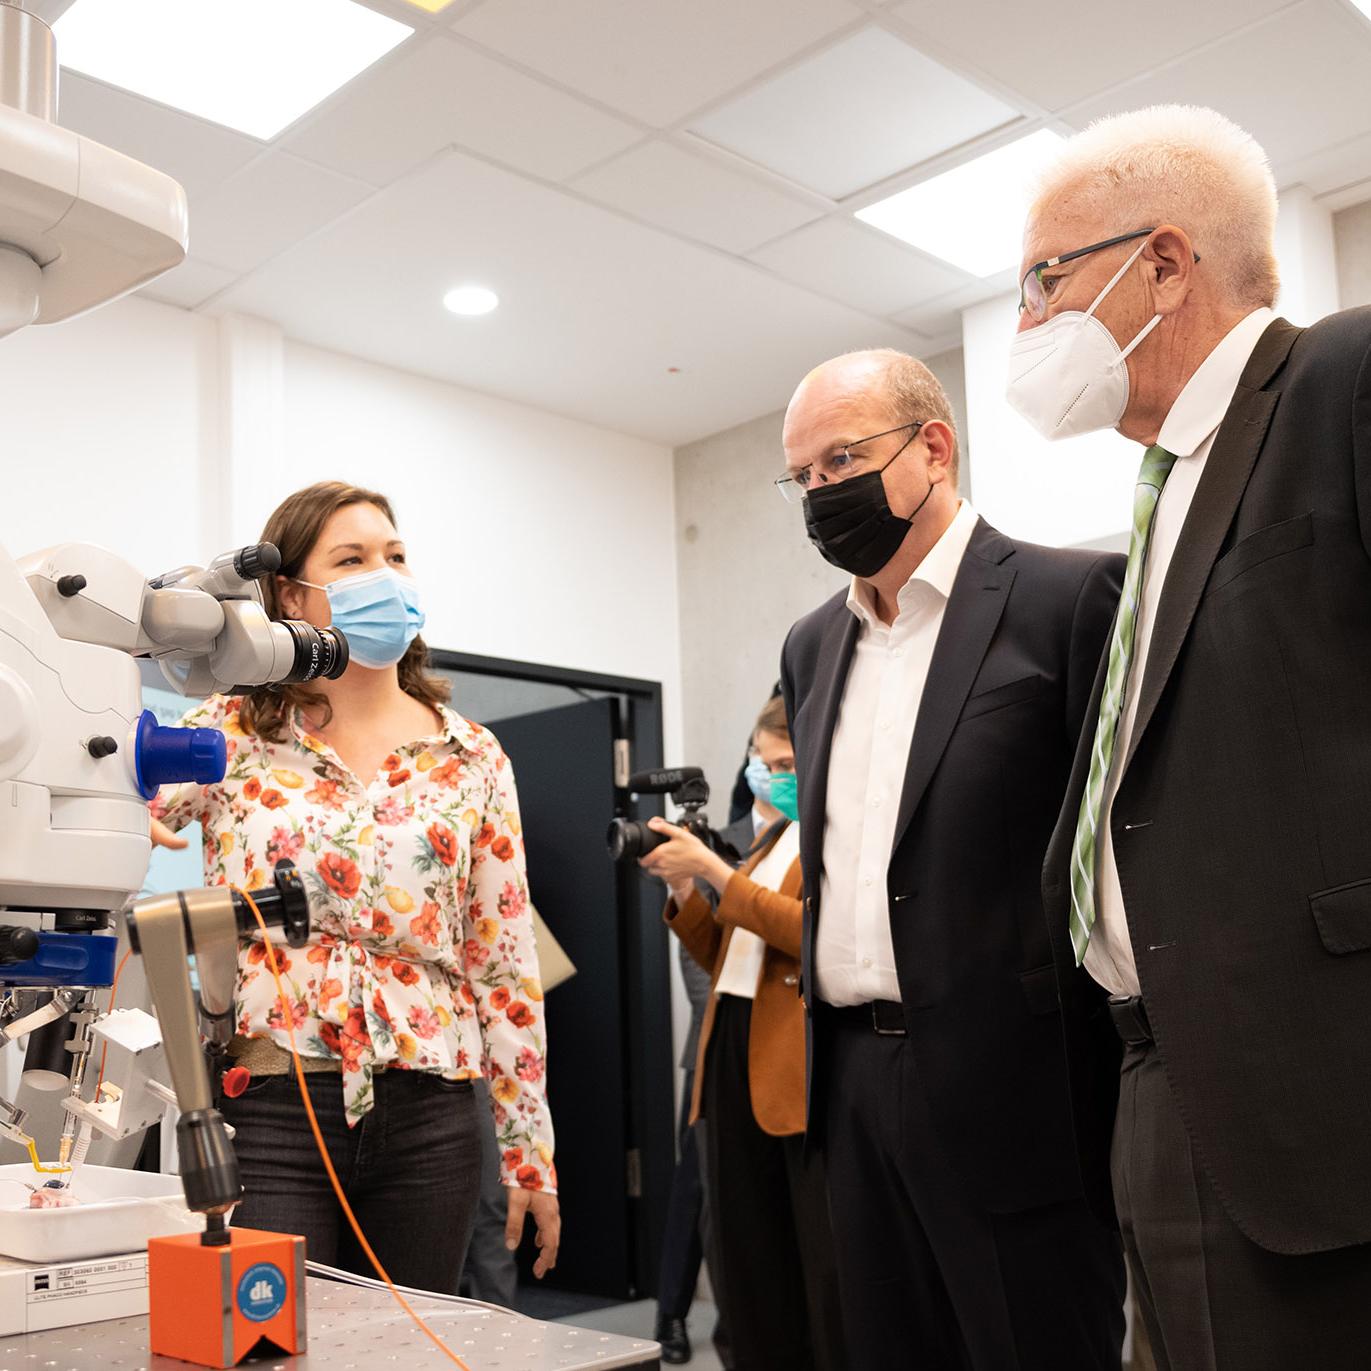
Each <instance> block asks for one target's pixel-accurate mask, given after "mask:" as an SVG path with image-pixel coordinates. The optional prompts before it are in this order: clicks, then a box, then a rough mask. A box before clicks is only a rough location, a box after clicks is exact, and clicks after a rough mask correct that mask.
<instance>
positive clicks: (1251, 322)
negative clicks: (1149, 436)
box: [1157, 305, 1276, 457]
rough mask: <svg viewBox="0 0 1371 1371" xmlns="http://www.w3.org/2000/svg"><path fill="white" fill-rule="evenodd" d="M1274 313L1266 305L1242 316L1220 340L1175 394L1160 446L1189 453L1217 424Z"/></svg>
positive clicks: (1159, 435) (1185, 453) (1160, 434)
mask: <svg viewBox="0 0 1371 1371" xmlns="http://www.w3.org/2000/svg"><path fill="white" fill-rule="evenodd" d="M1275 317H1276V314H1275V311H1274V310H1270V309H1267V308H1266V306H1265V305H1263V306H1262V307H1261V308H1260V309H1254V310H1253V311H1252V313H1251V314H1249V315H1247V317H1246V318H1244V319H1241V320H1239V321H1238V322H1237V323H1236V324H1234V325H1233V327H1232V328H1231V329H1230V330H1229V331H1228V332H1227V333H1226V334H1225V335H1224V336H1223V338H1222V339H1220V340H1219V343H1218V345H1217V346H1216V347H1215V348H1214V351H1213V352H1211V353H1210V354H1209V356H1208V357H1206V358H1205V359H1204V361H1203V362H1201V363H1200V364H1199V366H1198V367H1196V368H1195V374H1194V375H1193V376H1192V377H1191V378H1190V379H1189V380H1188V381H1187V382H1186V383H1185V389H1184V390H1182V391H1181V393H1180V394H1179V395H1178V396H1176V400H1175V403H1174V404H1173V405H1172V406H1171V412H1170V413H1169V414H1168V415H1167V416H1166V422H1165V423H1163V424H1162V429H1161V432H1160V433H1159V434H1158V435H1157V444H1158V446H1159V447H1163V448H1165V449H1166V450H1167V451H1168V452H1171V453H1174V454H1175V455H1176V456H1177V457H1189V456H1190V455H1191V454H1192V453H1194V452H1195V451H1196V450H1197V449H1198V448H1199V447H1200V445H1201V444H1202V443H1203V442H1204V440H1205V439H1206V438H1208V437H1209V435H1210V434H1211V433H1213V432H1214V430H1215V429H1216V428H1218V426H1219V425H1220V424H1221V423H1222V422H1223V416H1224V415H1225V414H1227V413H1228V407H1229V406H1230V405H1231V404H1232V403H1233V395H1234V392H1235V391H1236V390H1237V389H1238V381H1239V379H1240V378H1241V376H1242V373H1243V368H1244V367H1246V365H1247V363H1248V361H1249V359H1250V358H1251V356H1252V351H1253V349H1254V348H1255V347H1256V346H1257V340H1258V339H1259V338H1260V337H1261V336H1262V334H1263V333H1265V332H1266V329H1267V326H1268V325H1269V324H1270V323H1271V321H1272V320H1273V319H1274V318H1275Z"/></svg>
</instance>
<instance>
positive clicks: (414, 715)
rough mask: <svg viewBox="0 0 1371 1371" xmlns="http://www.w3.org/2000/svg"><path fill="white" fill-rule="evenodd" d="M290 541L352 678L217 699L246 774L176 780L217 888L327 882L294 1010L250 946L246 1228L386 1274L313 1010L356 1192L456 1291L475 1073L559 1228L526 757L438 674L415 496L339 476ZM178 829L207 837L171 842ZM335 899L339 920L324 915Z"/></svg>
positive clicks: (512, 1238)
mask: <svg viewBox="0 0 1371 1371" xmlns="http://www.w3.org/2000/svg"><path fill="white" fill-rule="evenodd" d="M262 536H263V539H264V540H265V541H269V542H272V543H275V544H276V546H277V548H278V549H279V550H280V553H281V568H280V574H278V575H276V576H274V577H273V578H272V579H271V580H270V581H269V582H267V583H266V584H265V585H264V598H265V603H266V607H267V610H268V612H269V613H270V614H271V616H272V617H273V618H274V619H303V620H305V621H307V622H309V623H312V624H314V625H316V626H318V627H321V628H322V627H327V626H329V625H330V624H332V625H333V626H335V627H337V628H338V629H340V630H341V631H342V633H343V634H344V635H345V636H346V638H347V640H348V644H349V650H350V654H351V659H350V662H349V665H348V668H347V670H346V672H345V673H344V674H343V675H342V676H341V677H340V678H339V679H338V680H336V681H315V682H312V683H311V684H310V685H309V686H308V687H303V686H288V687H284V688H275V687H262V688H257V689H253V690H249V691H247V692H246V693H245V694H243V695H242V696H241V697H239V696H235V697H233V698H228V697H225V696H213V697H211V698H210V699H209V700H207V701H206V702H205V703H204V704H203V705H202V706H200V707H199V708H198V709H196V710H193V711H192V712H191V713H190V714H189V715H188V716H187V717H186V718H185V720H184V721H183V722H184V723H185V724H187V725H195V726H209V727H214V728H219V729H222V730H223V732H224V733H225V734H226V735H227V739H228V747H229V754H230V755H229V766H228V772H227V774H226V775H225V777H224V779H223V781H222V782H220V783H218V784H216V785H211V786H204V787H202V786H195V785H184V786H180V787H177V788H169V790H168V791H167V792H164V794H163V795H162V796H161V797H159V801H157V802H154V814H155V815H156V816H158V817H159V818H161V819H162V820H164V821H165V824H166V825H168V826H169V827H170V828H171V829H176V828H180V827H182V826H183V825H185V824H187V823H189V822H191V821H192V820H198V821H199V822H200V824H201V826H202V827H203V830H204V852H205V880H206V882H207V883H209V884H228V883H231V884H233V885H237V886H241V887H242V888H243V889H245V890H247V891H249V892H251V891H253V890H257V889H260V888H261V887H262V886H263V885H265V884H266V882H267V879H268V872H269V871H270V869H271V867H272V866H273V865H274V864H275V863H276V862H277V861H279V860H280V859H281V858H290V859H291V860H292V861H294V862H295V863H296V865H297V866H299V867H300V869H301V870H302V871H304V872H306V873H313V875H314V876H316V877H317V878H318V880H317V881H316V882H314V883H313V884H315V885H316V887H318V888H319V889H321V890H322V891H324V892H326V898H325V899H324V900H322V901H319V900H316V901H315V902H314V903H315V907H314V918H313V927H312V931H311V934H310V940H309V943H308V945H307V946H305V947H303V948H299V949H288V948H285V947H284V946H279V947H278V962H279V970H280V972H281V977H282V981H283V983H284V987H285V992H286V998H287V1001H288V1004H287V1005H285V1006H283V1005H282V1003H281V999H280V996H278V993H277V989H276V984H275V981H274V980H273V978H272V976H271V972H270V970H269V968H268V967H267V966H266V964H265V961H266V954H265V949H264V947H263V944H262V943H261V942H260V941H258V940H257V938H256V937H254V938H252V939H249V940H246V941H245V942H244V943H243V945H242V946H241V948H240V950H239V964H238V984H237V988H236V992H235V997H234V1013H235V1015H236V1036H235V1038H234V1040H233V1043H232V1046H231V1048H230V1053H231V1055H232V1056H233V1057H234V1058H235V1064H234V1066H233V1068H231V1069H230V1070H229V1071H227V1072H226V1073H225V1077H224V1087H225V1088H224V1099H223V1101H222V1104H221V1109H222V1112H223V1114H224V1117H225V1118H226V1119H227V1120H228V1122H229V1123H230V1124H232V1125H233V1127H234V1128H235V1129H236V1130H237V1139H236V1142H235V1150H236V1152H237V1154H238V1161H239V1167H240V1169H241V1173H242V1179H243V1185H244V1189H245V1196H244V1199H243V1202H242V1203H241V1204H240V1205H239V1206H238V1208H237V1209H236V1210H235V1211H234V1215H233V1221H234V1223H235V1224H238V1225H241V1226H245V1227H252V1228H266V1229H278V1230H284V1231H287V1232H292V1233H301V1234H304V1236H305V1237H306V1239H307V1240H308V1244H309V1255H310V1257H311V1258H312V1259H314V1260H317V1261H321V1262H324V1263H327V1264H330V1265H337V1266H342V1267H345V1268H347V1269H349V1270H353V1271H357V1272H360V1273H361V1274H366V1275H370V1274H372V1273H371V1270H370V1266H369V1264H368V1263H367V1262H366V1259H365V1256H364V1254H363V1253H362V1252H361V1250H360V1248H359V1246H358V1244H357V1242H356V1239H355V1238H354V1237H353V1235H352V1232H351V1230H350V1228H349V1227H348V1225H347V1223H346V1220H345V1218H344V1216H343V1214H342V1211H341V1207H340V1206H339V1204H338V1203H337V1200H336V1198H335V1196H334V1193H333V1190H332V1187H331V1185H330V1183H329V1181H328V1178H327V1175H326V1173H325V1171H324V1168H323V1164H322V1162H321V1160H320V1158H319V1156H318V1153H317V1150H316V1147H315V1143H314V1139H313V1136H312V1134H311V1131H310V1128H309V1124H308V1121H307V1119H306V1116H305V1112H304V1108H303V1103H302V1101H301V1098H300V1091H299V1087H298V1085H297V1083H296V1080H295V1078H294V1075H293V1071H292V1063H291V1058H290V1054H289V1051H288V1047H289V1037H288V1034H287V1031H286V1023H285V1018H284V1014H285V1013H289V1014H290V1016H291V1020H292V1023H293V1025H294V1031H295V1041H296V1043H297V1044H298V1047H299V1050H300V1054H301V1057H302V1059H303V1063H304V1066H305V1068H306V1070H307V1071H308V1072H310V1073H311V1074H310V1078H309V1088H310V1095H311V1097H312V1099H313V1102H314V1106H315V1109H316V1111H317V1113H318V1115H319V1120H320V1124H321V1126H322V1129H323V1132H324V1137H325V1140H326V1142H327V1145H328V1148H329V1153H330V1156H331V1157H332V1160H333V1163H334V1166H335V1168H336V1169H337V1171H338V1174H339V1178H340V1180H341V1182H342V1184H343V1186H344V1189H345V1192H346V1194H347V1196H348V1201H349V1203H350V1204H351V1206H352V1208H353V1210H354V1211H355V1213H356V1215H357V1218H358V1221H359V1223H360V1224H361V1227H362V1230H363V1232H364V1233H365V1234H366V1235H367V1239H368V1241H369V1242H370V1243H371V1245H372V1247H373V1248H374V1249H375V1251H376V1253H377V1255H378V1256H379V1257H380V1259H381V1262H382V1264H383V1265H384V1266H385V1267H386V1269H387V1270H388V1272H389V1274H390V1275H391V1277H392V1278H393V1279H394V1280H395V1281H396V1282H397V1283H399V1284H401V1285H411V1286H417V1287H421V1288H427V1289H435V1290H443V1291H453V1292H455V1290H456V1288H457V1279H458V1276H459V1274H460V1271H461V1266H462V1261H463V1258H464V1256H465V1253H466V1245H467V1240H468V1237H469V1235H470V1231H471V1224H472V1218H473V1215H474V1212H475V1208H476V1204H477V1199H478V1190H479V1184H480V1157H481V1142H480V1132H479V1130H480V1128H481V1122H480V1120H479V1118H478V1117H477V1114H476V1102H475V1097H474V1092H473V1088H472V1081H473V1080H474V1079H476V1078H477V1077H479V1076H481V1075H482V1074H484V1075H486V1076H487V1077H488V1078H489V1080H490V1083H491V1090H490V1094H491V1102H492V1109H493V1112H494V1115H495V1124H496V1130H497V1132H498V1134H499V1138H500V1146H501V1152H502V1158H503V1172H504V1175H503V1179H504V1182H505V1184H506V1186H507V1187H509V1189H508V1197H509V1203H508V1222H507V1231H506V1236H507V1240H508V1241H509V1242H510V1243H511V1245H512V1244H513V1243H515V1242H517V1241H518V1239H519V1237H520V1235H521V1233H522V1230H523V1227H524V1222H525V1218H526V1216H527V1214H528V1213H529V1212H530V1211H531V1212H532V1214H533V1217H534V1220H535V1222H536V1225H537V1230H538V1236H537V1242H538V1246H539V1247H540V1249H541V1251H540V1254H539V1257H538V1261H537V1264H536V1266H535V1268H534V1270H535V1273H536V1274H537V1275H539V1276H541V1275H543V1274H544V1273H545V1272H546V1271H547V1270H549V1269H550V1268H551V1267H552V1266H553V1265H554V1264H555V1262H556V1259H557V1243H558V1236H559V1231H558V1230H559V1218H558V1206H557V1200H556V1197H555V1188H556V1173H555V1170H554V1168H553V1164H552V1123H551V1119H550V1118H549V1115H548V1108H547V1093H546V1080H545V1074H544V1073H545V1061H546V1042H545V1039H544V1032H543V1014H542V1003H541V1002H542V990H541V987H540V985H539V981H538V964H537V955H536V952H535V950H534V942H533V920H532V914H531V909H530V906H529V902H528V886H527V881H526V878H525V872H524V852H523V840H522V837H521V829H520V823H519V813H518V802H517V797H516V793H515V787H514V776H513V773H512V770H511V768H510V764H509V759H508V758H507V757H506V756H505V754H504V752H503V750H502V749H501V747H500V745H499V743H498V742H497V741H496V740H495V738H494V736H493V735H492V734H491V733H489V732H488V731H487V730H486V729H484V728H481V727H480V726H479V725H477V724H473V723H470V722H469V721H467V720H466V719H463V718H461V717H460V716H459V715H457V714H455V713H454V712H453V711H452V710H450V709H448V708H447V706H446V704H445V703H444V702H445V700H446V698H447V688H446V686H445V685H444V683H443V682H442V681H441V680H439V679H438V678H436V677H434V676H432V675H430V674H429V672H428V670H427V660H428V658H427V649H426V648H425V646H424V643H423V640H422V639H421V638H420V637H419V636H418V633H419V630H420V628H421V627H422V626H423V622H424V615H423V612H422V609H421V601H420V592H419V586H418V584H417V583H416V582H415V580H414V577H413V575H412V574H411V572H410V570H409V567H408V565H407V563H406V557H405V548H404V544H403V543H402V542H401V541H400V539H399V535H398V534H397V532H396V530H395V525H394V516H393V513H392V510H391V507H390V504H389V502H388V501H387V500H386V499H385V497H384V496H382V495H379V494H377V493H376V492H374V491H368V490H362V489H359V488H357V487H354V486H349V485H344V484H342V483H340V482H325V483H321V484H318V485H314V486H311V487H309V488H308V489H306V490H302V491H298V492H297V493H296V494H294V495H292V496H291V497H290V498H289V499H287V500H286V501H285V502H284V503H283V504H282V505H281V506H280V507H279V508H278V509H277V510H276V512H275V513H274V514H273V515H272V516H271V518H270V519H269V520H268V521H267V526H266V529H265V530H264V531H263V535H262ZM154 836H155V838H157V839H159V840H162V841H169V842H170V844H171V845H184V841H183V840H177V839H174V838H171V837H170V834H168V833H167V832H166V830H165V829H161V831H160V832H158V833H155V834H154ZM321 903H322V904H323V906H324V907H323V908H322V909H321V908H320V904H321Z"/></svg>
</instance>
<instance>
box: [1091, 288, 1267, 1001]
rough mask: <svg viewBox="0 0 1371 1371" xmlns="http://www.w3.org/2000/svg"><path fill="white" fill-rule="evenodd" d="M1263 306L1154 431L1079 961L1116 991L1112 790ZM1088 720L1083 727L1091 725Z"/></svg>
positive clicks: (1117, 907)
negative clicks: (1170, 575) (1155, 468)
mask: <svg viewBox="0 0 1371 1371" xmlns="http://www.w3.org/2000/svg"><path fill="white" fill-rule="evenodd" d="M1275 317H1276V316H1275V314H1274V313H1273V312H1272V311H1271V310H1269V309H1265V308H1262V309H1256V310H1253V311H1252V313H1251V314H1249V315H1248V316H1247V317H1246V318H1245V319H1243V320H1242V321H1241V322H1240V323H1238V324H1236V325H1234V327H1233V328H1232V330H1231V331H1230V332H1229V333H1227V334H1226V335H1225V336H1224V338H1223V339H1222V341H1221V342H1220V343H1219V344H1218V346H1217V347H1216V348H1215V349H1214V351H1213V352H1211V353H1210V354H1209V356H1208V357H1206V358H1205V359H1204V361H1203V362H1201V363H1200V365H1199V366H1198V367H1197V368H1196V370H1195V374H1194V375H1193V376H1192V377H1191V378H1190V380H1189V381H1187V382H1186V384H1185V389H1184V390H1182V391H1181V393H1180V394H1179V395H1178V396H1177V397H1176V402H1175V404H1173V405H1172V406H1171V412H1170V413H1169V414H1168V415H1167V416H1166V422H1165V423H1163V424H1162V428H1161V432H1160V433H1159V434H1158V435H1157V443H1158V445H1159V446H1161V447H1163V448H1165V449H1166V450H1167V452H1171V453H1174V454H1175V455H1176V457H1177V459H1178V460H1177V462H1176V464H1175V465H1174V466H1173V467H1172V468H1171V475H1170V476H1168V477H1167V480H1166V485H1165V486H1164V487H1163V488H1162V494H1161V499H1160V500H1158V502H1157V512H1156V514H1155V516H1154V517H1153V521H1152V537H1151V541H1150V542H1149V543H1148V547H1147V564H1146V566H1145V567H1144V569H1143V584H1142V603H1141V604H1140V605H1139V607H1138V618H1137V625H1136V627H1135V629H1134V637H1133V660H1132V661H1131V662H1130V663H1129V667H1128V680H1127V682H1126V683H1125V685H1124V703H1123V714H1122V716H1121V717H1120V719H1119V731H1118V739H1117V741H1116V742H1115V745H1114V761H1113V766H1112V768H1111V770H1110V774H1109V782H1108V784H1107V785H1106V786H1105V792H1104V808H1103V811H1102V813H1101V815H1100V827H1099V833H1100V837H1101V842H1100V846H1099V867H1098V871H1097V874H1096V886H1095V892H1096V894H1095V926H1094V928H1093V929H1092V930H1091V932H1090V943H1089V946H1087V948H1086V951H1085V969H1086V970H1087V971H1089V972H1090V974H1091V975H1092V976H1093V977H1094V978H1095V979H1096V980H1097V981H1098V982H1099V983H1100V984H1101V985H1102V986H1104V987H1105V989H1106V990H1108V991H1109V992H1110V993H1111V994H1114V995H1137V994H1138V993H1139V987H1138V968H1137V964H1136V962H1135V961H1134V959H1133V944H1132V942H1131V940H1130V939H1129V936H1128V921H1127V919H1126V918H1125V916H1124V907H1123V891H1122V889H1121V888H1120V886H1119V868H1118V866H1117V865H1116V863H1115V860H1114V838H1113V835H1112V833H1111V832H1110V829H1109V817H1110V811H1111V810H1112V809H1113V806H1114V796H1115V795H1116V794H1117V793H1118V789H1119V781H1120V779H1121V773H1122V770H1123V764H1124V759H1125V758H1126V757H1127V756H1128V748H1129V743H1130V741H1131V739H1132V737H1133V724H1134V721H1135V719H1136V718H1137V713H1138V696H1139V695H1140V694H1141V689H1140V688H1141V686H1142V682H1143V679H1144V673H1145V672H1146V670H1147V651H1148V648H1149V646H1150V645H1151V642H1152V629H1153V626H1154V624H1155V623H1156V619H1157V605H1158V603H1159V601H1160V600H1161V597H1162V588H1163V586H1165V584H1166V573H1167V570H1168V568H1169V567H1170V566H1171V559H1172V557H1173V556H1174V555H1175V551H1176V544H1177V543H1178V542H1179V541H1180V536H1181V529H1182V527H1183V526H1184V524H1185V516H1186V515H1187V514H1188V513H1189V512H1190V504H1191V501H1192V500H1193V499H1194V498H1195V490H1196V488H1197V487H1198V486H1199V484H1200V477H1201V476H1202V475H1203V474H1204V464H1205V461H1206V460H1207V459H1208V457H1209V449H1210V448H1211V447H1213V445H1214V435H1215V434H1216V433H1217V432H1218V429H1219V425H1220V424H1221V423H1222V422H1223V417H1224V415H1225V414H1227V413H1228V408H1229V406H1230V405H1231V404H1232V403H1233V395H1234V393H1235V392H1236V391H1237V388H1238V380H1239V378H1240V377H1241V376H1242V373H1243V368H1244V367H1245V366H1246V365H1247V363H1248V359H1249V358H1250V357H1251V356H1252V351H1253V349H1254V348H1255V347H1256V346H1257V340H1258V339H1259V338H1260V337H1261V336H1262V334H1263V333H1265V332H1266V328H1267V325H1269V324H1270V323H1271V321H1272V320H1273V319H1274V318H1275ZM1094 724H1095V720H1093V719H1092V720H1091V721H1090V723H1089V725H1088V726H1089V727H1092V728H1093V727H1094Z"/></svg>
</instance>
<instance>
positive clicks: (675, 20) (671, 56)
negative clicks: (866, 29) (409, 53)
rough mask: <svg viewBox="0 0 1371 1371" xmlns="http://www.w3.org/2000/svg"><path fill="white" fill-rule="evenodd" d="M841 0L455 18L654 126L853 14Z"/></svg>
mask: <svg viewBox="0 0 1371 1371" xmlns="http://www.w3.org/2000/svg"><path fill="white" fill-rule="evenodd" d="M858 13H859V11H858V10H857V8H856V7H855V6H854V5H851V4H848V3H846V0H692V3H689V4H682V3H680V2H679V0H500V3H498V4H487V5H483V6H482V7H481V8H479V9H477V10H476V11H474V12H473V13H472V14H469V15H466V16H464V17H462V18H461V19H459V20H458V21H457V24H456V28H457V31H458V32H459V33H463V34H466V35H467V36H468V37H470V38H473V39H475V40H476V41H477V42H479V43H483V44H485V45H486V46H487V47H490V48H494V49H495V50H496V51H497V52H501V53H504V54H505V55H506V56H507V57H510V58H512V59H514V60H516V61H518V62H520V63H522V64H523V65H524V66H527V67H531V68H533V69H534V70H536V71H540V72H542V73H543V74H544V75H545V76H550V77H552V78H553V79H554V80H556V81H559V82H560V83H561V84H562V85H564V86H569V87H570V88H571V89H573V90H578V91H581V92H582V93H584V94H586V95H589V96H592V97H593V98H595V99H597V100H600V101H602V102H603V103H605V104H607V105H610V106H612V107H613V108H615V109H618V110H622V111H624V113H626V114H630V115H632V116H633V117H634V118H636V119H641V120H642V121H643V122H644V123H648V124H653V125H655V126H658V127H661V126H663V125H666V124H671V123H674V122H675V121H677V120H679V119H682V118H684V117H685V116H686V115H688V114H691V113H693V112H694V111H695V110H697V109H700V108H701V107H702V106H704V105H706V104H708V103H709V102H710V101H712V100H717V99H718V98H719V97H720V96H723V95H727V94H728V92H729V91H731V90H736V89H737V88H738V87H739V86H741V85H742V84H743V83H745V82H747V81H750V80H752V79H753V78H754V77H756V76H757V74H758V73H759V72H763V71H766V70H768V69H769V68H771V67H773V66H775V65H777V64H778V63H780V62H784V61H786V60H787V59H788V58H791V57H793V56H795V54H796V53H799V52H802V51H803V50H804V49H805V48H807V47H809V46H810V45H811V44H812V43H815V42H818V41H819V40H821V39H823V38H825V37H826V36H828V35H829V34H831V33H835V32H836V31H837V30H839V29H840V28H842V27H843V26H844V25H846V24H849V23H851V22H852V21H853V20H854V19H856V18H857V16H858Z"/></svg>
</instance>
